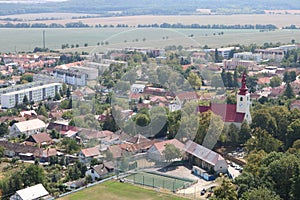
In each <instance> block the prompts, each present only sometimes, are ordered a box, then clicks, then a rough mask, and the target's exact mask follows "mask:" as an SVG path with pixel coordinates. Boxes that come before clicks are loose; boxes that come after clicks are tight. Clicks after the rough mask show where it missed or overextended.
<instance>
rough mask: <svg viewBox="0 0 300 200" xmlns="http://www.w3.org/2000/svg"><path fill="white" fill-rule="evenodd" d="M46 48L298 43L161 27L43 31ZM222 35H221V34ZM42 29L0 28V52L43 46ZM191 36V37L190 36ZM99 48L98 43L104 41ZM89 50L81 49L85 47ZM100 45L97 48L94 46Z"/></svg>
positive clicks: (290, 35) (286, 35)
mask: <svg viewBox="0 0 300 200" xmlns="http://www.w3.org/2000/svg"><path fill="white" fill-rule="evenodd" d="M45 31H46V47H48V48H49V49H60V48H61V45H62V44H69V46H70V47H71V45H72V44H73V45H74V46H76V44H78V45H79V47H80V48H73V49H71V48H69V49H67V50H66V51H73V52H74V51H78V52H81V51H87V52H90V51H92V50H96V51H105V50H108V49H122V48H124V47H152V48H164V47H166V46H168V45H176V46H178V45H182V46H184V47H191V46H193V47H203V46H204V45H208V46H209V47H212V48H217V47H220V46H226V45H233V44H245V45H247V44H251V43H256V44H260V45H262V44H264V43H265V42H272V43H277V42H281V43H290V42H291V40H292V39H294V40H296V42H298V41H300V30H275V31H269V32H259V30H227V29H222V30H220V29H218V30H216V29H161V28H138V29H136V28H100V29H97V28H74V29H71V28H70V29H45ZM221 33H222V34H221ZM42 34H43V29H34V28H31V29H13V28H12V29H0V35H1V37H0V46H1V51H2V52H14V51H15V50H16V51H17V52H20V51H33V49H34V48H35V47H42V46H43V39H42ZM191 35H193V37H189V36H191ZM106 41H107V44H106V45H101V42H106ZM85 43H86V44H87V45H88V47H84V44H85ZM98 43H99V44H100V45H99V46H98V45H97V44H98Z"/></svg>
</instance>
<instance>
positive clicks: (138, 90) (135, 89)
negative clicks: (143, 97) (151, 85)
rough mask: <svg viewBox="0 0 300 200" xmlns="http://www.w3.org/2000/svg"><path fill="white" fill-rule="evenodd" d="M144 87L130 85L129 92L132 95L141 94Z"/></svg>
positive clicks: (141, 85)
mask: <svg viewBox="0 0 300 200" xmlns="http://www.w3.org/2000/svg"><path fill="white" fill-rule="evenodd" d="M145 87H146V86H145V85H144V84H132V85H131V86H130V91H131V92H132V93H133V94H138V93H143V92H144V89H145Z"/></svg>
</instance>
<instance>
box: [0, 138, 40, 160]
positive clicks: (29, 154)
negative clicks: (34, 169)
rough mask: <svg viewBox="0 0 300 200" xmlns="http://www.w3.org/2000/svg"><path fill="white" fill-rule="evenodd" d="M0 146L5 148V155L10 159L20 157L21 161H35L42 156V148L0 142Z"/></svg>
mask: <svg viewBox="0 0 300 200" xmlns="http://www.w3.org/2000/svg"><path fill="white" fill-rule="evenodd" d="M0 146H2V147H4V149H5V150H4V155H5V156H8V157H15V156H19V157H20V158H21V159H26V160H34V158H35V157H39V156H40V154H41V149H40V148H38V147H35V146H30V145H25V144H19V143H12V142H8V141H0Z"/></svg>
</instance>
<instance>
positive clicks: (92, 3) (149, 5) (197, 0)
mask: <svg viewBox="0 0 300 200" xmlns="http://www.w3.org/2000/svg"><path fill="white" fill-rule="evenodd" d="M1 1H2V3H1ZM10 1H11V2H20V1H23V2H28V1H30V2H31V4H28V3H27V4H26V3H25V4H20V3H9V2H10ZM3 2H5V3H3ZM32 2H37V3H36V4H34V3H32ZM197 9H210V10H211V11H212V13H218V14H234V13H235V14H236V13H263V12H264V10H300V2H299V0H285V1H279V0H250V1H242V0H185V1H182V0H84V1H83V0H68V1H61V0H52V1H50V0H0V15H11V14H24V13H45V12H72V13H74V12H75V13H88V14H101V15H104V16H110V15H141V14H153V15H161V14H163V15H178V14H183V15H184V14H195V13H197V11H196V10H197ZM114 11H118V12H114Z"/></svg>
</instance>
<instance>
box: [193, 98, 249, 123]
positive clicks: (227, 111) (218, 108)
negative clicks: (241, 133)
mask: <svg viewBox="0 0 300 200" xmlns="http://www.w3.org/2000/svg"><path fill="white" fill-rule="evenodd" d="M209 110H211V111H212V112H213V113H214V114H216V115H219V116H221V117H222V120H223V121H224V122H237V123H242V122H243V121H244V118H245V113H238V112H236V105H235V104H216V103H214V104H210V105H209V106H199V107H198V111H199V112H200V113H203V112H207V111H209Z"/></svg>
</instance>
